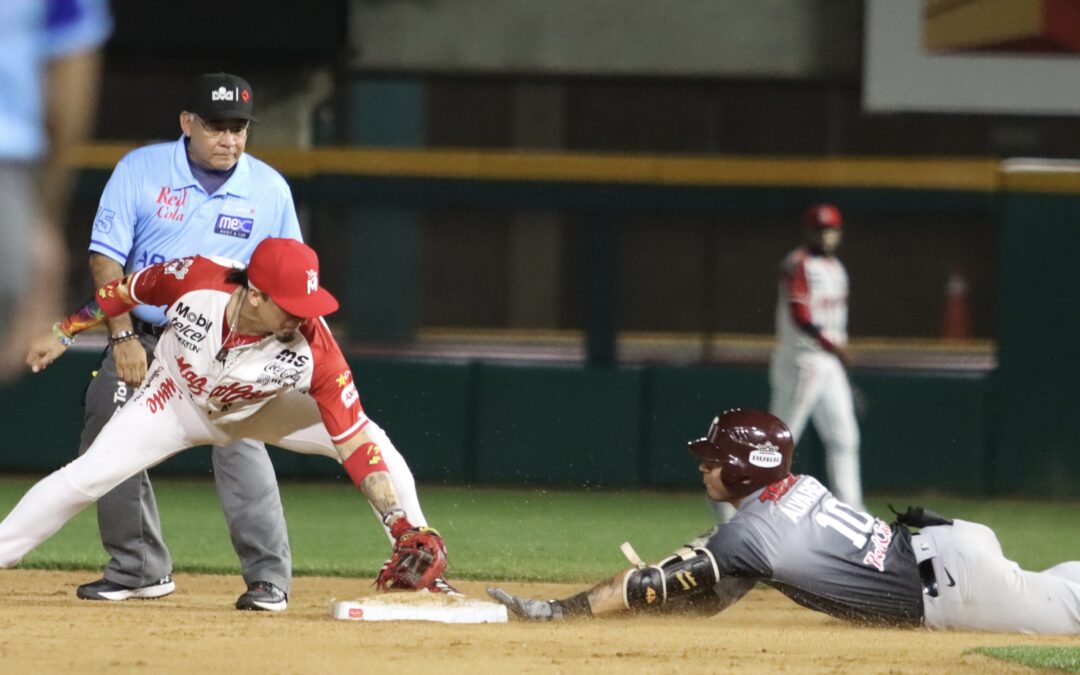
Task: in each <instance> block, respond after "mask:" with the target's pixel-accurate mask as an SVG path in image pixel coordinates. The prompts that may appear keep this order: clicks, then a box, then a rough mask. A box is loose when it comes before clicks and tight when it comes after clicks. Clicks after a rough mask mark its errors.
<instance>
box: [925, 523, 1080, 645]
mask: <svg viewBox="0 0 1080 675" xmlns="http://www.w3.org/2000/svg"><path fill="white" fill-rule="evenodd" d="M912 545H913V546H914V548H915V556H916V559H918V560H924V559H926V558H932V564H933V566H934V576H935V577H936V578H937V589H938V596H937V597H936V598H933V597H930V596H928V595H924V596H923V608H924V611H925V623H926V625H927V626H928V627H930V628H936V629H947V628H956V629H961V630H964V629H966V630H971V629H974V630H986V631H996V632H1002V633H1032V634H1077V633H1080V562H1066V563H1062V564H1060V565H1056V566H1054V567H1051V568H1050V569H1048V570H1045V571H1043V572H1029V571H1027V570H1023V569H1020V566H1019V565H1017V564H1016V563H1015V562H1013V561H1011V560H1008V559H1006V558H1005V554H1004V553H1003V552H1002V550H1001V544H1000V543H999V542H998V539H997V536H996V535H995V534H994V531H993V530H991V529H990V528H988V527H986V526H985V525H980V524H978V523H970V522H967V521H963V520H957V521H954V523H953V525H951V526H949V525H942V526H937V527H926V528H923V529H922V530H921V531H920V533H919V534H918V535H916V536H914V537H912Z"/></svg>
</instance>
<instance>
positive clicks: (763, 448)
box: [749, 441, 784, 469]
mask: <svg viewBox="0 0 1080 675" xmlns="http://www.w3.org/2000/svg"><path fill="white" fill-rule="evenodd" d="M751 447H753V448H756V449H755V450H754V451H753V452H751V453H750V457H749V459H750V463H751V464H753V465H754V466H760V467H763V468H766V469H771V468H773V467H776V466H780V464H781V463H783V461H784V455H782V454H781V453H780V447H779V446H777V445H774V444H773V443H770V442H768V441H766V442H764V443H755V444H753V445H752V446H751Z"/></svg>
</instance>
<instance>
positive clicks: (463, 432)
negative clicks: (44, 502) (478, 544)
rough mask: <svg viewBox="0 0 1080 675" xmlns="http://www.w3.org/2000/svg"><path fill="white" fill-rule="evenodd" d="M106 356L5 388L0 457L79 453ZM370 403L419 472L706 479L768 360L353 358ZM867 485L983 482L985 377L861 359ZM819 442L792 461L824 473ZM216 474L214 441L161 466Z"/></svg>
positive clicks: (26, 468)
mask: <svg viewBox="0 0 1080 675" xmlns="http://www.w3.org/2000/svg"><path fill="white" fill-rule="evenodd" d="M99 356H100V355H99V354H96V353H92V352H85V351H82V352H80V351H73V352H71V353H69V354H68V355H66V356H65V357H64V358H63V359H61V360H60V361H58V362H57V363H55V364H54V365H53V366H51V367H50V368H49V369H48V370H46V371H45V372H44V373H42V374H41V375H39V376H35V377H28V378H26V379H24V380H23V381H22V382H20V383H19V384H18V385H15V386H11V387H8V388H6V389H3V390H0V405H2V406H3V409H4V410H6V411H8V412H7V415H8V418H7V422H6V425H5V426H6V428H7V429H8V430H9V441H8V443H7V445H6V446H5V447H4V449H3V450H2V451H0V470H2V471H19V472H27V473H45V472H48V471H51V470H53V469H56V468H58V467H60V466H62V465H63V464H65V463H66V462H68V461H70V460H71V459H73V458H74V456H75V451H76V448H77V446H78V437H79V432H80V430H81V424H82V422H81V420H82V405H81V397H82V392H83V390H84V389H85V387H86V384H87V382H88V381H89V377H90V372H91V371H92V370H93V369H94V368H95V367H96V366H97V363H98V359H99ZM351 365H352V367H353V369H354V372H355V375H356V379H357V382H358V383H359V385H360V389H361V398H362V400H363V401H364V406H365V408H366V410H367V411H368V413H369V414H370V415H371V417H372V418H373V419H375V420H376V421H377V422H378V423H379V424H380V425H382V426H383V427H384V428H385V429H386V431H387V432H388V433H389V435H390V437H391V438H392V439H393V440H394V442H395V444H396V445H397V446H398V447H399V449H400V450H401V451H402V452H403V453H404V454H405V456H406V457H407V459H408V460H409V464H410V466H411V467H412V469H413V472H414V473H415V475H416V477H417V478H418V479H420V480H422V481H434V482H446V483H455V484H460V483H468V484H527V485H538V486H544V485H557V486H572V487H585V488H590V487H642V486H646V487H689V486H694V485H698V484H699V483H700V480H699V478H698V476H697V471H696V464H695V462H694V460H693V458H692V456H691V455H690V454H689V453H688V452H687V451H686V442H687V441H688V440H690V439H692V438H694V437H696V436H699V435H701V434H702V433H703V432H704V430H705V429H706V427H707V426H708V424H709V421H710V420H711V419H712V416H713V415H714V414H716V413H717V412H719V411H720V410H721V409H723V408H726V407H734V406H740V405H741V406H756V407H766V406H767V405H768V388H767V383H766V380H767V375H766V371H765V369H764V368H761V367H715V368H701V367H671V366H627V367H617V368H610V369H604V368H590V367H586V366H580V365H567V366H552V365H518V364H515V365H508V364H503V363H487V362H475V361H470V362H459V363H446V362H434V361H433V362H426V361H407V360H392V359H381V360H372V359H354V360H352V362H351ZM854 380H855V382H856V383H857V384H858V385H859V386H860V387H861V388H862V389H863V391H864V392H865V393H866V397H867V399H868V402H869V404H868V406H867V411H866V414H865V417H864V418H863V420H862V433H863V466H864V482H865V485H866V488H867V489H868V490H890V491H892V490H922V489H941V490H948V491H958V492H965V493H976V494H981V493H985V492H986V491H987V490H988V488H989V485H990V481H989V480H988V477H987V466H988V465H987V462H988V458H987V456H986V454H985V448H986V447H987V438H986V435H987V419H986V415H987V405H986V397H987V391H988V384H989V383H988V380H987V378H986V377H984V376H977V375H970V374H959V373H952V374H950V373H938V374H934V375H927V374H915V373H906V372H879V371H866V372H860V371H856V372H855V373H854ZM273 460H274V465H275V467H276V469H277V471H278V474H279V476H281V477H289V478H325V477H335V476H336V477H339V478H342V479H344V474H343V472H342V471H341V469H340V467H338V466H337V465H336V464H335V463H334V462H333V461H332V460H329V459H326V458H323V457H318V456H310V455H299V454H294V453H288V452H284V451H280V450H274V451H273ZM823 466H824V463H823V460H822V457H821V447H820V444H819V443H818V442H817V441H816V439H815V438H814V437H813V434H809V435H808V437H807V438H806V439H804V441H803V443H801V444H800V446H799V450H798V452H797V457H796V464H795V468H796V470H797V471H804V472H810V473H814V474H817V475H823V471H822V467H823ZM154 472H155V473H161V474H166V473H169V474H189V475H206V476H207V477H209V473H210V459H209V451H208V450H207V449H205V448H200V449H196V450H192V451H189V452H187V453H183V454H181V455H179V456H177V457H174V458H172V459H170V460H168V461H167V462H166V463H165V464H163V465H162V466H161V467H159V468H157V469H155V470H154Z"/></svg>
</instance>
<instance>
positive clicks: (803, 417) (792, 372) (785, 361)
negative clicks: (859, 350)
mask: <svg viewBox="0 0 1080 675" xmlns="http://www.w3.org/2000/svg"><path fill="white" fill-rule="evenodd" d="M769 383H770V384H771V386H772V401H771V402H770V403H769V412H771V413H772V414H773V415H776V416H777V417H779V418H780V419H781V420H783V421H784V423H785V424H787V426H788V428H789V429H791V436H792V438H793V440H794V441H795V443H796V444H798V442H799V438H800V437H801V436H802V432H803V430H805V429H806V422H807V419H809V418H812V419H813V421H814V429H816V430H817V433H818V436H820V437H821V441H822V443H823V444H824V445H825V473H826V475H827V476H828V479H829V489H830V490H831V491H832V493H833V494H834V495H836V497H837V498H838V499H840V501H842V502H845V503H846V504H848V505H850V506H852V507H854V508H855V509H856V510H858V511H865V510H866V507H865V506H864V505H863V496H862V477H861V475H860V468H859V425H858V422H857V421H856V420H855V404H854V402H853V401H852V398H851V383H850V382H848V378H847V373H846V372H845V371H844V366H843V365H841V364H840V360H839V359H837V358H836V357H835V356H833V355H832V354H829V353H827V352H805V353H803V352H788V351H778V352H776V353H774V354H773V358H772V362H771V363H770V365H769Z"/></svg>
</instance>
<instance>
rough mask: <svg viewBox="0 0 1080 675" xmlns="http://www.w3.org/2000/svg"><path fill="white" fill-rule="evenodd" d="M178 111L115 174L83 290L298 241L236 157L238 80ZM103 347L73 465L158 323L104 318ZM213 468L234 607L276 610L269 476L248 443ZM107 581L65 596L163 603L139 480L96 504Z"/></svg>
mask: <svg viewBox="0 0 1080 675" xmlns="http://www.w3.org/2000/svg"><path fill="white" fill-rule="evenodd" d="M192 85H193V86H192V88H191V91H190V93H189V95H188V98H187V100H186V101H185V104H184V105H185V107H184V110H183V111H182V112H181V113H180V128H181V130H182V132H183V133H182V135H181V136H180V138H179V139H178V140H177V141H174V142H171V143H159V144H156V145H150V146H146V147H143V148H139V149H137V150H134V151H132V152H131V153H129V154H128V155H126V156H125V157H124V158H123V159H121V160H120V162H119V163H118V164H117V165H116V168H115V169H114V170H113V174H112V176H111V177H110V178H109V182H108V184H107V185H106V186H105V190H104V192H103V194H102V196H101V201H100V204H99V206H98V212H97V217H96V219H95V221H94V228H93V232H92V233H91V239H90V272H91V275H92V277H93V280H94V287H95V288H96V287H99V286H102V285H104V284H106V283H108V282H110V281H112V280H114V279H119V278H120V277H122V276H123V275H124V274H125V272H126V273H131V272H134V271H136V270H139V269H142V268H144V267H146V266H147V265H150V264H153V263H159V262H164V261H165V260H170V259H173V258H180V257H183V256H188V255H194V254H204V255H220V256H224V257H227V258H230V259H233V260H238V261H241V262H246V261H247V260H248V258H249V257H250V256H251V252H252V251H253V250H254V249H255V246H256V244H258V243H259V242H260V241H261V240H263V239H264V238H266V237H290V238H293V239H298V240H299V239H301V234H300V225H299V223H298V222H297V217H296V208H295V206H294V205H293V200H292V194H291V192H290V190H289V186H288V184H287V183H286V182H285V179H284V178H283V177H282V176H281V175H280V174H279V173H278V172H277V171H275V170H274V169H273V168H271V167H270V166H268V165H267V164H265V163H263V162H261V161H259V160H258V159H255V158H253V157H251V156H250V155H247V154H245V152H244V150H245V148H246V144H247V138H248V126H249V124H250V123H251V122H252V121H253V120H254V119H255V118H254V114H253V113H254V101H255V98H254V91H253V90H252V88H251V85H250V84H248V82H247V81H246V80H244V79H243V78H240V77H237V76H235V75H230V74H227V73H216V74H208V75H203V76H200V77H199V78H197V79H196V80H195V81H194V82H193V83H192ZM107 325H108V329H109V335H110V339H109V343H110V346H109V348H108V350H106V352H105V358H104V360H103V361H102V363H101V367H100V368H99V369H98V374H97V376H96V377H95V378H94V379H93V380H92V381H91V382H90V386H89V388H88V389H87V392H86V416H85V426H84V427H83V432H82V438H81V439H80V445H79V453H80V454H81V453H83V452H86V450H87V448H89V447H90V446H91V445H92V444H93V443H94V441H95V439H96V438H97V436H98V433H100V431H101V428H102V427H103V426H104V425H105V423H106V422H108V421H109V419H110V418H111V417H112V416H113V413H114V412H115V411H116V409H117V408H119V407H120V406H122V405H123V404H124V403H125V402H126V401H127V400H128V399H129V398H130V397H131V395H132V393H133V392H134V391H135V387H137V386H138V385H139V383H140V382H142V380H143V378H144V377H145V375H146V371H147V365H148V363H149V360H150V359H151V358H152V356H151V355H152V354H153V351H154V347H155V345H156V344H157V340H158V338H159V336H160V335H161V334H162V332H163V331H164V330H165V327H166V325H167V321H166V318H165V313H164V311H163V310H162V308H160V307H153V306H140V307H136V308H135V310H134V311H133V312H132V313H131V314H130V315H129V314H123V315H120V316H115V317H110V318H109V319H108V320H107ZM211 459H212V462H213V467H214V484H215V486H216V488H217V492H218V496H219V497H220V499H221V506H222V510H223V511H224V513H225V522H226V523H227V524H228V526H229V535H230V537H231V539H232V543H233V547H234V548H235V549H236V553H237V555H238V556H239V558H240V563H241V567H242V569H243V575H244V581H245V582H246V583H247V586H248V590H247V591H246V592H245V593H244V594H243V595H241V596H240V598H239V600H237V607H238V608H239V609H264V608H267V607H271V608H273V609H285V607H286V603H287V595H288V593H289V589H290V586H291V581H292V556H291V554H290V550H289V539H288V534H287V531H286V528H285V517H284V515H283V514H282V509H281V497H280V495H279V493H278V487H277V479H276V477H275V475H274V467H273V465H272V464H271V462H270V458H269V456H268V455H267V454H266V447H265V446H264V445H263V444H262V443H259V442H256V441H250V440H237V441H236V442H235V443H232V444H229V445H225V446H215V447H214V449H213V451H212V453H211ZM97 508H98V525H99V527H100V530H101V542H102V544H103V545H104V547H105V550H106V551H108V553H109V556H110V558H109V562H108V564H107V565H106V567H105V573H104V576H103V577H102V578H101V579H99V580H98V581H94V582H92V583H88V584H83V585H81V586H79V588H78V590H77V591H76V593H77V595H78V596H79V597H80V598H85V599H89V600H125V599H128V598H154V597H161V596H163V595H167V594H169V593H171V592H172V591H173V589H174V588H175V584H174V582H173V580H172V577H171V573H172V557H171V555H170V554H169V549H168V548H167V547H166V545H165V541H164V539H163V537H162V533H161V521H160V517H159V515H158V508H157V502H156V500H155V498H154V489H153V486H152V485H151V484H150V478H149V476H148V475H147V474H146V472H145V471H141V472H139V473H138V474H137V475H135V476H133V477H132V478H131V479H129V480H126V481H124V482H123V483H121V484H120V485H118V486H117V487H116V488H115V489H114V490H112V491H111V492H109V493H108V494H106V495H104V496H103V497H102V498H101V499H100V500H98V506H97Z"/></svg>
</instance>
